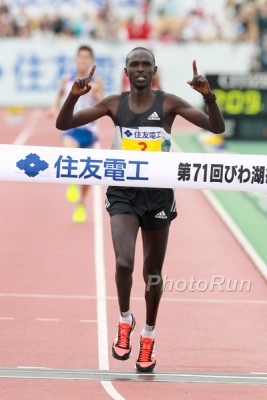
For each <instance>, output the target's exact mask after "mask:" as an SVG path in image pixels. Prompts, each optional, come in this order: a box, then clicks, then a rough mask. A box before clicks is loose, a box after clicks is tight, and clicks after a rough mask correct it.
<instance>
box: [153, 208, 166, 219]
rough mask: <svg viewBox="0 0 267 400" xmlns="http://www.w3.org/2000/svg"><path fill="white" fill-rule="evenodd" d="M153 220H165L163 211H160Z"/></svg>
mask: <svg viewBox="0 0 267 400" xmlns="http://www.w3.org/2000/svg"><path fill="white" fill-rule="evenodd" d="M155 218H159V219H167V218H168V217H167V215H166V214H165V211H164V210H163V211H160V212H159V213H158V214H156V215H155Z"/></svg>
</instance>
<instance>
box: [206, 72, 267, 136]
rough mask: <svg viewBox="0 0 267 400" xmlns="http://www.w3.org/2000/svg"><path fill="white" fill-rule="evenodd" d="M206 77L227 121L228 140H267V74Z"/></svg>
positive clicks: (226, 132)
mask: <svg viewBox="0 0 267 400" xmlns="http://www.w3.org/2000/svg"><path fill="white" fill-rule="evenodd" d="M206 77H207V79H208V81H209V84H210V87H211V89H212V91H213V92H214V93H215V95H216V97H217V104H218V106H219V107H220V110H221V112H222V114H223V117H224V120H225V125H226V129H225V134H224V135H225V137H226V138H233V139H250V140H253V139H265V140H267V73H264V72H262V73H260V72H259V73H249V74H246V75H231V74H225V75H206Z"/></svg>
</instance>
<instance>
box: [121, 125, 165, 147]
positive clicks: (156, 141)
mask: <svg viewBox="0 0 267 400" xmlns="http://www.w3.org/2000/svg"><path fill="white" fill-rule="evenodd" d="M162 132H163V128H160V127H159V128H157V127H142V128H122V147H121V148H122V150H135V151H161V144H162Z"/></svg>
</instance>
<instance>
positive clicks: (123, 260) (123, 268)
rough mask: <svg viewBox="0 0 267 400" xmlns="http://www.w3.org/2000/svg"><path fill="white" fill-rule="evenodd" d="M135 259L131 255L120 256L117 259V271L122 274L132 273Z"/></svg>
mask: <svg viewBox="0 0 267 400" xmlns="http://www.w3.org/2000/svg"><path fill="white" fill-rule="evenodd" d="M133 267H134V259H133V257H131V256H118V257H117V259H116V272H117V273H122V274H132V272H133Z"/></svg>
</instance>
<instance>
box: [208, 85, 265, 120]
mask: <svg viewBox="0 0 267 400" xmlns="http://www.w3.org/2000/svg"><path fill="white" fill-rule="evenodd" d="M213 92H214V93H215V95H216V97H217V102H218V105H219V107H220V109H221V111H222V112H223V113H226V114H229V115H239V114H244V115H257V114H260V113H262V112H264V110H265V106H264V104H263V99H262V94H261V92H260V91H258V90H239V89H231V90H228V91H226V90H223V89H214V90H213Z"/></svg>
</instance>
